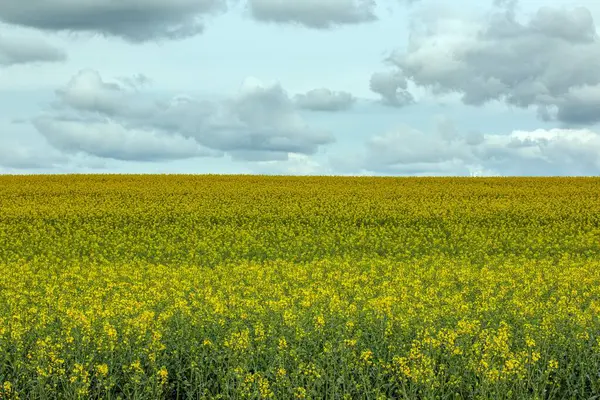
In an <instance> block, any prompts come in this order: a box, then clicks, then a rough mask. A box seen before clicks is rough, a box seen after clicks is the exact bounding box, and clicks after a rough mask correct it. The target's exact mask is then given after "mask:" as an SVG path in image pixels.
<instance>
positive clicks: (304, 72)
mask: <svg viewBox="0 0 600 400" xmlns="http://www.w3.org/2000/svg"><path fill="white" fill-rule="evenodd" d="M598 21H600V2H599V1H598V0H580V1H573V0H527V1H525V0H521V1H518V0H456V1H453V2H448V1H447V0H443V1H441V0H302V1H293V0H243V1H242V0H229V1H227V0H120V1H114V0H44V1H42V2H34V1H24V0H2V1H1V2H0V174H64V173H166V174H173V173H185V174H207V173H210V174H277V175H378V176H379V175H386V176H387V175H392V176H598V175H600V39H599V37H598V34H597V24H598Z"/></svg>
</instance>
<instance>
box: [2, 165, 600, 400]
mask: <svg viewBox="0 0 600 400" xmlns="http://www.w3.org/2000/svg"><path fill="white" fill-rule="evenodd" d="M599 371H600V178H341V177H327V178H325V177H259V176H182V175H180V176H141V175H137V176H133V175H122V176H117V175H112V176H111V175H106V176H102V175H96V176H85V175H73V176H0V399H12V398H17V397H18V398H20V399H38V398H39V399H58V398H64V399H72V398H73V399H74V398H82V399H88V398H103V399H117V398H119V397H120V398H122V399H162V398H166V399H175V398H178V399H187V398H193V399H203V398H206V399H210V398H220V399H230V398H231V399H259V398H260V399H268V398H273V399H294V398H296V399H324V398H327V399H373V400H379V399H398V398H405V399H504V398H512V399H523V398H536V399H554V398H556V399H562V398H573V399H587V398H591V397H593V396H595V395H599V394H600V372H599Z"/></svg>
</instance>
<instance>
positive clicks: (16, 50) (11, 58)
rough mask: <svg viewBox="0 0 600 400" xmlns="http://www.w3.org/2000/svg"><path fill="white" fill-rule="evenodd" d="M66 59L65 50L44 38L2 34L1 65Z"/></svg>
mask: <svg viewBox="0 0 600 400" xmlns="http://www.w3.org/2000/svg"><path fill="white" fill-rule="evenodd" d="M0 7H1V6H0ZM66 59H67V55H66V53H65V52H64V51H63V50H61V49H58V48H56V47H54V46H52V45H50V44H48V43H46V42H44V41H42V40H31V39H25V38H15V37H13V38H9V37H6V36H0V65H3V66H10V65H16V64H28V63H35V62H58V61H65V60H66Z"/></svg>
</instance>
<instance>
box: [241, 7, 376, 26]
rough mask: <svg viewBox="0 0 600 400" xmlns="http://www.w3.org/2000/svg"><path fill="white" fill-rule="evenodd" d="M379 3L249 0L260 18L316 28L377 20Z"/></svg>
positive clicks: (251, 9) (254, 14)
mask: <svg viewBox="0 0 600 400" xmlns="http://www.w3.org/2000/svg"><path fill="white" fill-rule="evenodd" d="M375 5H376V4H375V1H374V0H303V1H282V0H248V7H249V9H250V13H251V14H252V16H253V17H254V19H256V20H258V21H263V22H274V23H295V24H299V25H303V26H305V27H308V28H314V29H329V28H332V27H333V26H336V25H348V24H358V23H364V22H370V21H374V20H376V19H377V17H376V16H375Z"/></svg>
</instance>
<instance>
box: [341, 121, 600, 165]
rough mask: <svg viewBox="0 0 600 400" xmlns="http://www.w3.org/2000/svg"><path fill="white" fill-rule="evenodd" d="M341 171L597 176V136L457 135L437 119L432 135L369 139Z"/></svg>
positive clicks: (563, 132)
mask: <svg viewBox="0 0 600 400" xmlns="http://www.w3.org/2000/svg"><path fill="white" fill-rule="evenodd" d="M352 159H353V160H355V161H353V162H349V161H348V160H345V161H344V160H343V159H340V158H339V157H338V159H334V160H333V164H334V165H335V166H336V167H338V168H341V169H343V170H346V171H349V170H356V171H358V170H363V171H373V172H378V173H385V174H392V175H395V174H402V175H472V174H480V175H481V174H485V175H534V176H536V175H537V176H542V175H598V174H600V133H598V132H595V131H591V130H588V129H558V128H557V129H550V130H544V129H538V130H534V131H519V130H515V131H513V132H511V133H509V134H481V133H478V132H470V133H468V134H463V133H460V132H458V130H457V129H456V128H455V127H454V125H453V123H452V121H450V120H448V119H446V118H441V119H438V121H437V128H436V130H435V132H434V133H433V134H427V133H423V132H420V131H418V130H415V129H412V128H410V127H408V126H401V127H399V128H397V129H394V130H391V131H389V132H387V133H384V134H381V135H377V136H374V137H372V138H371V139H370V140H369V141H368V142H367V143H366V147H365V151H364V152H363V153H362V154H360V155H358V156H353V157H352Z"/></svg>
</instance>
